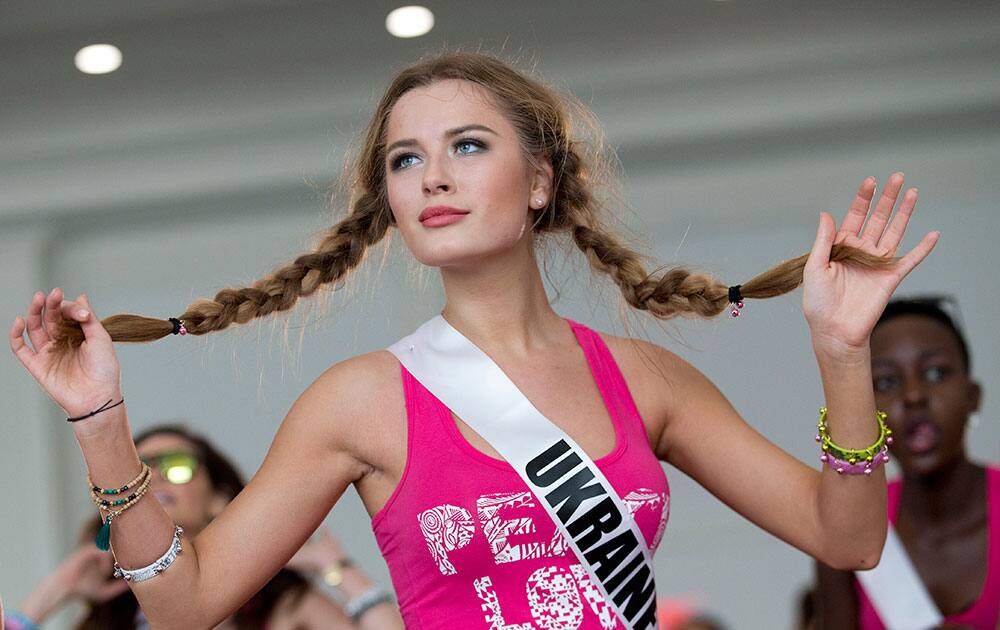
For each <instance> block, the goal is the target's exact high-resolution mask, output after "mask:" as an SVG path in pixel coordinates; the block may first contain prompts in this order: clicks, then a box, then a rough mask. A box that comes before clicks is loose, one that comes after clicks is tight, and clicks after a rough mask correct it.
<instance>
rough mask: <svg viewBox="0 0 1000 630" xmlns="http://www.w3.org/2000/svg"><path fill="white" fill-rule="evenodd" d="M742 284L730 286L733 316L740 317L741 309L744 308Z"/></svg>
mask: <svg viewBox="0 0 1000 630" xmlns="http://www.w3.org/2000/svg"><path fill="white" fill-rule="evenodd" d="M742 286H743V285H742V284H737V285H734V286H731V287H729V304H730V305H731V306H732V307H733V310H732V311H731V312H730V313H731V314H732V316H733V317H739V316H740V311H741V310H742V309H743V294H742V293H740V287H742Z"/></svg>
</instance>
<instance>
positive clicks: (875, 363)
mask: <svg viewBox="0 0 1000 630" xmlns="http://www.w3.org/2000/svg"><path fill="white" fill-rule="evenodd" d="M942 355H944V356H945V358H947V359H954V358H955V357H954V356H948V355H949V352H948V348H944V347H940V348H931V349H930V350H924V351H923V352H921V353H920V354H918V355H917V360H918V361H926V360H928V359H932V358H940V357H941V356H942ZM895 365H896V360H895V359H872V367H893V366H895Z"/></svg>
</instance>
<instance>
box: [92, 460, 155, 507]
mask: <svg viewBox="0 0 1000 630" xmlns="http://www.w3.org/2000/svg"><path fill="white" fill-rule="evenodd" d="M146 472H147V474H146V476H145V477H144V478H143V481H142V483H141V484H140V485H139V487H138V488H136V489H135V492H133V493H132V494H130V495H128V496H127V497H125V498H124V499H115V500H114V501H109V500H107V499H102V498H101V495H99V494H97V493H96V492H94V493H91V495H90V499H91V501H93V502H94V505H96V506H97V507H99V508H103V509H105V510H112V509H114V508H117V507H118V506H120V505H126V504H128V503H129V502H131V501H133V500H135V499H138V498H139V497H141V496H142V495H143V494H145V492H146V489H147V488H149V484H150V482H151V481H152V480H153V475H152V473H150V472H149V469H148V468H147V471H146Z"/></svg>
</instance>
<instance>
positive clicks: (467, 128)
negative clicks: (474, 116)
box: [385, 125, 500, 155]
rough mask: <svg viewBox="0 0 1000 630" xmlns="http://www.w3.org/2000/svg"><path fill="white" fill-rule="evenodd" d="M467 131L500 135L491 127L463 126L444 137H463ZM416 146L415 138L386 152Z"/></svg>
mask: <svg viewBox="0 0 1000 630" xmlns="http://www.w3.org/2000/svg"><path fill="white" fill-rule="evenodd" d="M467 131H485V132H487V133H492V134H493V135H494V136H499V135H500V134H498V133H497V132H495V131H493V130H492V129H490V128H489V127H487V126H486V125H462V126H461V127H455V128H454V129H449V130H448V131H446V132H444V137H445V138H453V137H455V136H459V135H462V134H463V133H465V132H467ZM416 144H417V141H416V140H414V139H413V138H406V139H403V140H396V141H395V142H393V143H392V144H390V145H389V146H387V147H386V148H385V152H386V154H387V155H388V154H389V153H392V151H394V150H395V149H398V148H400V147H412V146H415V145H416Z"/></svg>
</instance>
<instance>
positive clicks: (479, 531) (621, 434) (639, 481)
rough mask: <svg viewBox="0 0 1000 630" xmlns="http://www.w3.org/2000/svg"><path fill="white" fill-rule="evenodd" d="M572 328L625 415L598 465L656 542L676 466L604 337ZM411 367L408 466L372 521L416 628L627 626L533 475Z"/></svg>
mask: <svg viewBox="0 0 1000 630" xmlns="http://www.w3.org/2000/svg"><path fill="white" fill-rule="evenodd" d="M569 325H570V326H571V327H572V329H573V332H574V333H575V335H576V338H577V341H578V343H579V344H580V346H581V347H582V349H583V353H584V355H585V356H586V358H587V363H588V365H589V366H590V371H591V374H592V375H593V377H594V380H595V381H596V383H597V388H598V390H599V391H600V393H601V397H602V398H603V400H604V404H605V406H606V407H607V409H608V413H609V415H610V416H611V419H612V421H613V423H614V429H615V447H614V449H613V450H612V451H611V453H609V454H608V455H606V456H604V457H601V458H599V459H598V460H597V461H596V463H597V465H598V467H599V468H600V469H601V471H602V472H603V473H604V475H605V477H607V479H608V481H609V482H610V483H611V485H612V486H613V487H614V488H615V490H617V491H618V494H619V496H620V497H621V498H622V500H623V503H624V504H625V506H626V507H627V508H628V510H629V511H630V512H631V513H632V517H633V518H634V519H635V521H636V523H637V524H638V526H639V529H640V530H641V531H642V533H643V535H644V536H645V539H646V543H647V544H648V545H649V547H650V550H651V551H655V549H656V546H657V545H658V543H659V542H660V538H661V537H662V535H663V530H664V529H665V527H666V524H667V516H668V514H669V511H670V510H669V508H670V489H669V487H668V485H667V478H666V475H665V474H664V472H663V468H662V467H661V465H660V462H659V461H658V460H657V458H656V456H655V455H654V454H653V451H652V449H651V448H650V446H649V441H648V439H647V437H646V430H645V428H644V426H643V423H642V418H640V416H639V412H638V410H637V409H636V406H635V403H634V401H633V400H632V396H631V394H630V393H629V390H628V386H627V385H626V384H625V380H624V379H623V378H622V374H621V372H620V371H619V370H618V366H617V365H616V364H615V361H614V359H613V358H612V356H611V352H610V351H609V350H608V348H607V346H606V345H605V344H604V341H603V340H602V339H601V338H600V336H599V335H598V334H597V333H595V332H594V331H592V330H590V329H589V328H586V327H584V326H581V325H580V324H577V323H575V322H569ZM401 372H402V377H403V391H404V394H405V396H406V414H407V432H408V435H407V442H408V446H407V462H406V468H405V470H404V472H403V477H402V479H401V480H400V482H399V486H398V487H397V488H396V490H395V492H394V493H393V494H392V496H391V497H390V498H389V500H388V501H387V502H386V504H385V507H383V508H382V510H380V511H379V512H378V514H376V515H375V516H374V518H372V528H373V529H374V531H375V538H376V540H377V541H378V545H379V548H380V549H381V551H382V555H383V556H384V557H385V560H386V563H387V564H388V566H389V572H390V574H391V575H392V583H393V586H394V587H395V590H396V595H397V597H398V598H399V608H400V612H401V613H402V616H403V620H404V621H405V623H406V627H407V628H420V629H421V630H424V629H433V628H445V629H447V630H457V629H459V628H461V629H462V630H480V629H482V630H533V629H535V628H566V629H575V628H580V629H595V630H597V629H607V630H610V629H612V628H620V627H622V626H621V625H620V624H619V623H618V620H617V617H616V616H615V614H614V612H613V611H612V610H611V609H610V608H609V607H608V606H607V605H606V603H605V602H604V600H603V598H602V597H601V596H600V594H599V592H598V590H597V588H596V587H595V586H594V585H593V584H592V583H591V582H590V580H589V578H588V576H587V574H586V572H585V571H584V570H583V569H582V567H581V566H580V565H579V563H578V562H577V560H576V557H575V555H574V554H573V551H572V550H571V549H570V548H569V547H568V546H567V544H566V542H565V541H564V539H563V537H562V535H561V534H560V533H559V531H558V530H557V529H556V526H555V524H554V523H553V521H552V519H551V518H550V517H549V515H548V513H547V512H546V511H545V509H544V508H543V507H542V506H541V505H539V503H538V501H537V500H536V499H535V497H534V496H533V495H532V494H531V492H530V491H529V490H528V487H527V485H525V483H524V482H523V481H522V479H521V477H520V476H519V475H518V474H517V473H516V472H515V471H514V469H513V468H511V467H510V465H509V464H507V463H506V462H505V461H503V460H499V459H496V458H493V457H490V456H488V455H486V454H484V453H482V452H481V451H479V450H477V449H476V448H474V447H473V446H472V445H471V444H469V443H468V442H467V441H466V440H465V438H464V437H462V434H461V433H460V432H459V430H458V427H457V426H456V425H455V421H454V420H453V418H452V416H451V412H450V411H449V410H448V409H447V408H446V407H445V406H444V404H443V403H442V402H441V401H439V400H438V399H437V398H435V397H434V396H433V395H432V394H431V393H430V392H429V391H427V389H425V388H424V387H423V386H422V385H421V384H420V383H418V382H417V380H416V379H415V378H414V377H413V376H412V375H411V374H410V373H409V372H408V371H407V370H406V369H405V368H403V367H402V366H401Z"/></svg>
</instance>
